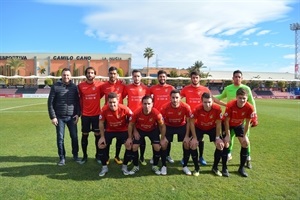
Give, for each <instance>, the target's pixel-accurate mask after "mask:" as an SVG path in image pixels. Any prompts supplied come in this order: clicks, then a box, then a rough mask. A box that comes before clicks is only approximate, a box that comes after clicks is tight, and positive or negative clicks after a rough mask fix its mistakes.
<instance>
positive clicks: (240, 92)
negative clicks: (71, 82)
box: [236, 88, 248, 96]
mask: <svg viewBox="0 0 300 200" xmlns="http://www.w3.org/2000/svg"><path fill="white" fill-rule="evenodd" d="M247 94H248V93H247V91H246V90H245V89H244V88H239V89H238V90H237V91H236V96H238V95H243V96H244V95H247Z"/></svg>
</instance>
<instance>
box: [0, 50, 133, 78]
mask: <svg viewBox="0 0 300 200" xmlns="http://www.w3.org/2000/svg"><path fill="white" fill-rule="evenodd" d="M11 58H17V59H21V60H23V61H24V63H25V67H24V68H20V69H19V70H18V75H20V76H32V75H35V76H39V77H43V76H45V77H47V76H49V75H53V76H55V75H56V74H57V72H58V70H59V69H63V68H69V69H70V70H71V72H72V74H73V76H82V75H84V70H85V68H86V67H89V66H93V67H94V68H95V69H96V71H97V75H99V76H107V74H108V68H109V67H110V66H115V67H117V68H121V69H122V70H123V74H124V76H126V75H128V74H129V72H130V68H131V54H86V53H84V54H82V53H30V54H28V53H1V54H0V75H6V76H12V75H14V74H11V70H10V69H9V68H8V67H5V66H6V65H7V60H8V59H11Z"/></svg>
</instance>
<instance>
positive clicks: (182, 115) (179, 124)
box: [160, 90, 199, 175]
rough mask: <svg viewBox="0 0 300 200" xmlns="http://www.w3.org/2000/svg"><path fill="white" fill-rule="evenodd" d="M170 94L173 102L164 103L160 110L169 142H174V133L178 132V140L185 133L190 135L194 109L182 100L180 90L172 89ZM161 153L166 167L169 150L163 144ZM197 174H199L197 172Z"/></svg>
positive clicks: (180, 139)
mask: <svg viewBox="0 0 300 200" xmlns="http://www.w3.org/2000/svg"><path fill="white" fill-rule="evenodd" d="M170 96H171V102H169V103H166V104H164V105H163V106H162V108H161V110H160V112H161V114H162V116H163V118H164V122H165V125H166V139H167V142H168V143H171V142H173V136H174V134H177V140H178V142H183V139H184V137H185V135H189V133H190V118H191V117H192V111H191V108H190V106H189V105H188V104H186V103H184V102H181V96H180V91H179V90H172V91H171V93H170ZM161 137H162V138H161V139H162V140H163V139H164V138H163V137H164V136H163V135H162V136H161ZM182 149H183V152H185V151H184V143H182ZM196 152H197V149H196ZM161 154H162V156H161V158H162V166H164V167H165V168H167V167H166V166H167V165H166V156H167V152H166V150H165V149H164V148H163V146H162V150H161ZM196 158H197V156H196ZM196 164H197V165H198V159H196ZM198 168H199V165H198ZM196 171H199V169H196ZM195 175H197V173H196V174H195ZM198 175H199V173H198Z"/></svg>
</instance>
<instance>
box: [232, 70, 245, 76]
mask: <svg viewBox="0 0 300 200" xmlns="http://www.w3.org/2000/svg"><path fill="white" fill-rule="evenodd" d="M235 74H241V75H243V73H242V72H241V71H240V70H235V71H234V72H233V76H234V75H235Z"/></svg>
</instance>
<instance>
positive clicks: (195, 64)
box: [187, 61, 206, 73]
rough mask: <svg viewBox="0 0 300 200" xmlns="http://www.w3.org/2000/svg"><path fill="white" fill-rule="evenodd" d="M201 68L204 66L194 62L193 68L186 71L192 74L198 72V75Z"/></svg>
mask: <svg viewBox="0 0 300 200" xmlns="http://www.w3.org/2000/svg"><path fill="white" fill-rule="evenodd" d="M201 68H202V69H203V68H206V66H204V64H203V62H202V61H196V62H195V63H194V65H193V66H191V67H189V68H187V70H188V71H189V73H191V72H193V71H198V72H199V73H200V72H201Z"/></svg>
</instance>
